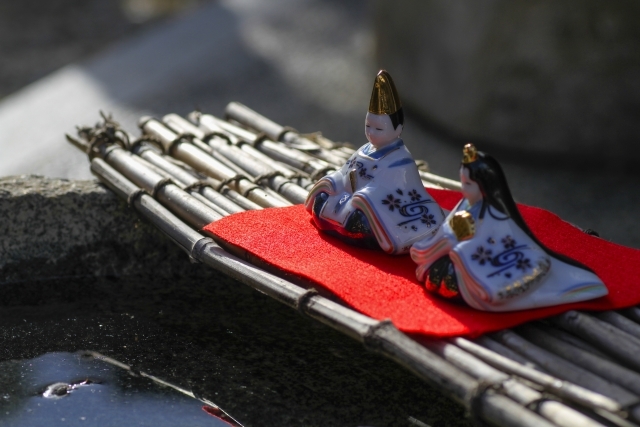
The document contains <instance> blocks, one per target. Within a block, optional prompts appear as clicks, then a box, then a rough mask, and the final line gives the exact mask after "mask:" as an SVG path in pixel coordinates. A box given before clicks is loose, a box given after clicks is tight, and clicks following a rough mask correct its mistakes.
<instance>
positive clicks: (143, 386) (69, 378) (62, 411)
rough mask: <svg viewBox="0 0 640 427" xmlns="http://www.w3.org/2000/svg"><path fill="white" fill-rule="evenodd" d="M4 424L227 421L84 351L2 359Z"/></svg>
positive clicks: (213, 426)
mask: <svg viewBox="0 0 640 427" xmlns="http://www.w3.org/2000/svg"><path fill="white" fill-rule="evenodd" d="M0 389H2V393H1V395H0V414H2V419H3V422H2V424H3V425H6V426H27V425H33V426H36V425H42V426H44V425H65V426H101V425H107V424H109V425H121V426H158V427H160V426H177V425H189V426H203V427H204V426H210V427H224V426H227V427H228V426H229V424H227V423H226V422H223V421H220V420H218V419H216V418H214V417H213V416H211V415H209V414H208V413H207V412H205V411H204V410H203V409H202V407H203V404H202V403H201V402H199V401H197V400H196V399H193V398H190V397H188V396H185V395H184V394H181V393H179V392H177V391H176V390H174V389H172V388H169V387H161V386H159V385H157V384H155V383H154V382H153V381H151V380H149V379H148V378H142V377H140V376H134V375H132V374H131V373H130V371H128V370H123V369H122V368H119V367H117V366H114V365H112V364H109V363H107V362H105V361H103V360H100V359H99V358H95V357H93V356H92V355H91V354H89V353H86V352H80V353H47V354H45V355H43V356H40V357H37V358H35V359H29V360H9V361H5V362H2V363H0Z"/></svg>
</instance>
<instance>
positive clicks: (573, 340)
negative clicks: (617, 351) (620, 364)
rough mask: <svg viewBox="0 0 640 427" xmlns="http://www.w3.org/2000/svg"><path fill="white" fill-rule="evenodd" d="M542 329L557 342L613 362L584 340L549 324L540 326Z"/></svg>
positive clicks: (609, 357)
mask: <svg viewBox="0 0 640 427" xmlns="http://www.w3.org/2000/svg"><path fill="white" fill-rule="evenodd" d="M542 327H544V331H545V332H546V333H548V334H550V335H552V336H554V337H556V338H557V339H559V340H562V341H564V342H566V343H568V344H571V345H572V346H574V347H578V348H580V349H582V350H585V351H587V352H589V353H591V354H595V355H596V356H599V357H601V358H602V359H606V360H609V361H613V358H612V357H611V356H609V355H608V354H606V353H604V352H602V351H600V350H598V349H597V348H596V347H594V346H593V345H591V344H589V343H588V342H586V341H585V340H583V339H581V338H578V337H576V336H575V335H571V334H570V333H568V332H566V331H564V330H562V329H559V328H557V327H556V326H554V325H553V324H551V323H548V322H545V323H544V324H540V328H542Z"/></svg>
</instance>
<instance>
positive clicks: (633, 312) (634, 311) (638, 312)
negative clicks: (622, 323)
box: [621, 307, 640, 322]
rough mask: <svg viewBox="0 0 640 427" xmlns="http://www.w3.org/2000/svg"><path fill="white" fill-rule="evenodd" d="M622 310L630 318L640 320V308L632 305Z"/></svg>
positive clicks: (635, 320)
mask: <svg viewBox="0 0 640 427" xmlns="http://www.w3.org/2000/svg"><path fill="white" fill-rule="evenodd" d="M621 312H622V313H624V315H625V316H627V317H628V318H629V319H631V320H633V321H634V322H640V308H638V307H630V308H626V309H624V310H621Z"/></svg>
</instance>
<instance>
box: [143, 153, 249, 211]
mask: <svg viewBox="0 0 640 427" xmlns="http://www.w3.org/2000/svg"><path fill="white" fill-rule="evenodd" d="M134 153H135V154H137V155H139V156H140V157H142V158H143V159H145V160H146V161H148V162H149V163H151V164H153V165H155V166H156V167H158V168H160V169H162V170H164V171H165V173H167V174H168V175H169V176H171V177H172V178H173V180H174V181H175V182H179V183H181V184H182V185H184V186H185V187H189V186H192V187H194V186H196V185H197V184H198V183H199V182H201V180H199V179H198V178H196V177H195V176H193V175H192V174H190V173H189V172H187V171H185V170H184V169H182V168H181V167H180V166H178V165H176V164H175V163H172V162H170V161H168V160H167V159H166V158H165V157H163V156H162V155H161V154H158V153H156V152H155V151H154V150H153V149H151V148H150V147H146V146H144V145H139V146H138V147H137V148H135V149H134ZM225 190H226V192H230V191H233V190H231V189H229V188H225V189H221V192H220V193H219V192H217V191H215V190H214V189H213V188H212V187H210V186H200V187H198V188H197V189H195V188H194V190H193V191H192V192H191V194H194V193H200V194H202V196H203V197H205V198H206V199H207V200H209V201H210V202H211V203H213V204H215V205H216V206H219V207H220V208H222V209H224V210H225V211H226V212H228V213H238V212H243V211H245V209H246V208H244V207H243V206H240V205H239V204H238V203H236V202H233V201H232V200H229V199H228V198H227V197H225V195H224V191H225ZM231 197H232V198H233V199H236V200H237V199H238V198H243V199H244V197H243V196H241V195H240V194H238V193H236V194H235V195H232V196H231ZM241 203H243V205H244V206H251V207H253V208H254V209H261V207H260V206H259V205H257V204H255V203H253V202H252V201H250V200H249V199H245V200H244V201H243V202H241Z"/></svg>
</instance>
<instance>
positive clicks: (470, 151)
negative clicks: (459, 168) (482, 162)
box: [462, 144, 478, 165]
mask: <svg viewBox="0 0 640 427" xmlns="http://www.w3.org/2000/svg"><path fill="white" fill-rule="evenodd" d="M477 158H478V150H477V149H476V146H475V145H473V144H467V145H465V146H464V148H463V149H462V163H464V164H465V165H466V164H469V163H472V162H475V161H476V159H477Z"/></svg>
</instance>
